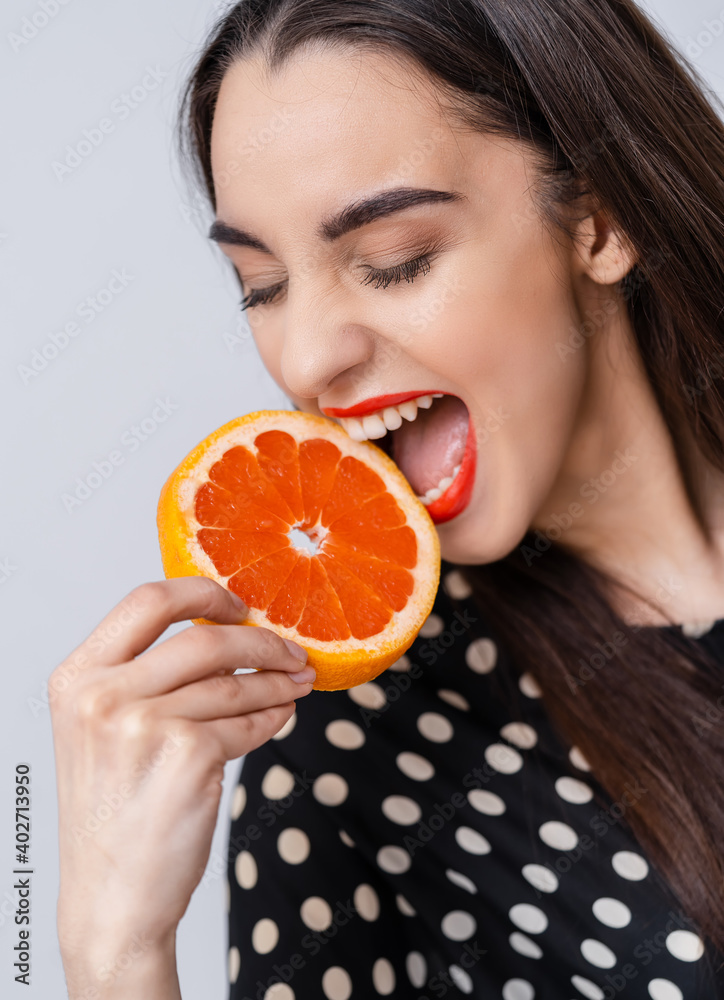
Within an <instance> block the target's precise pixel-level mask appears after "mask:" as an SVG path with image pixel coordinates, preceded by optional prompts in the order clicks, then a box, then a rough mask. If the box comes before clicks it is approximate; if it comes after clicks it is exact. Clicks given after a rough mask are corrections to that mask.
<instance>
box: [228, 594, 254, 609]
mask: <svg viewBox="0 0 724 1000" xmlns="http://www.w3.org/2000/svg"><path fill="white" fill-rule="evenodd" d="M228 593H229V597H230V598H231V602H232V604H234V605H235V606H236V607H237V608H238V609H239V611H244V612H247V611H248V610H249V606H248V605H247V604H244V602H243V601H242V599H241V598H240V597H239V595H238V594H235V593H234V592H233V591H231V590H230V591H229V592H228Z"/></svg>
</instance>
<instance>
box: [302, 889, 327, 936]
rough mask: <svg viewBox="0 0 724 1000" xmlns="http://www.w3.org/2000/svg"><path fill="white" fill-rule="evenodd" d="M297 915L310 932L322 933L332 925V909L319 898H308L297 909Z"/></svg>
mask: <svg viewBox="0 0 724 1000" xmlns="http://www.w3.org/2000/svg"><path fill="white" fill-rule="evenodd" d="M299 914H300V916H301V918H302V920H303V921H304V923H305V924H306V925H307V927H308V928H309V929H310V931H324V930H326V929H327V928H328V927H329V925H330V924H331V923H332V907H331V906H330V905H329V903H328V902H327V900H326V899H322V897H321V896H309V897H308V898H307V899H305V900H304V902H303V903H302V905H301V906H300V907H299Z"/></svg>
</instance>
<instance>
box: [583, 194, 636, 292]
mask: <svg viewBox="0 0 724 1000" xmlns="http://www.w3.org/2000/svg"><path fill="white" fill-rule="evenodd" d="M574 255H575V267H576V270H577V271H578V272H579V273H581V274H585V275H587V276H588V277H589V278H590V279H591V280H592V281H595V282H596V283H597V284H599V285H615V284H616V282H617V281H620V280H621V279H622V278H624V277H625V276H626V275H627V274H628V272H629V271H630V270H631V268H632V267H633V266H634V264H635V263H636V253H635V251H634V249H633V247H631V246H630V244H629V243H628V241H627V240H626V239H625V237H624V236H623V235H622V234H621V233H620V232H619V231H618V230H617V229H616V228H615V227H614V226H613V225H612V224H611V223H610V221H609V219H608V216H607V215H606V212H605V210H603V209H600V210H599V211H596V212H592V213H591V214H590V215H587V216H586V218H585V219H582V220H581V221H580V222H579V223H578V226H577V228H576V239H575V246H574Z"/></svg>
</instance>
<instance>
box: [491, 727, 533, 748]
mask: <svg viewBox="0 0 724 1000" xmlns="http://www.w3.org/2000/svg"><path fill="white" fill-rule="evenodd" d="M500 735H501V736H502V737H503V739H504V740H508V742H509V743H515V745H516V746H517V747H520V748H521V750H530V748H531V747H534V746H535V745H536V743H537V742H538V734H537V733H536V731H535V729H534V728H533V727H532V726H529V725H528V724H527V723H526V722H509V723H508V724H507V725H506V726H503V728H502V729H501V730H500Z"/></svg>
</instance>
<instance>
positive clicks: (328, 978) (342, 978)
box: [322, 965, 352, 1000]
mask: <svg viewBox="0 0 724 1000" xmlns="http://www.w3.org/2000/svg"><path fill="white" fill-rule="evenodd" d="M322 989H323V990H324V995H325V997H326V998H327V1000H349V997H351V996H352V980H351V979H350V976H349V973H348V972H347V971H346V970H345V969H343V968H342V967H341V966H340V965H332V966H330V968H329V969H327V971H326V972H325V973H324V975H323V976H322Z"/></svg>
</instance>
